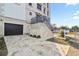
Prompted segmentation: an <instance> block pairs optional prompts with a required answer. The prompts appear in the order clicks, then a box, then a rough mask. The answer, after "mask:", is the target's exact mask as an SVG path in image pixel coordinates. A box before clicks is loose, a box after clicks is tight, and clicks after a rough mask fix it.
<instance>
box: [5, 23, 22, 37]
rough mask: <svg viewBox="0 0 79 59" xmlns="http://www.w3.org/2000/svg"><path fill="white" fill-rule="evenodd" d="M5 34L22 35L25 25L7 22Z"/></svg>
mask: <svg viewBox="0 0 79 59" xmlns="http://www.w3.org/2000/svg"><path fill="white" fill-rule="evenodd" d="M4 27H5V28H4V31H5V32H4V34H5V36H8V35H22V34H23V25H18V24H11V23H5V25H4Z"/></svg>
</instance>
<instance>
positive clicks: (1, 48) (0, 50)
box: [0, 37, 8, 56]
mask: <svg viewBox="0 0 79 59" xmlns="http://www.w3.org/2000/svg"><path fill="white" fill-rule="evenodd" d="M7 53H8V51H7V47H6V43H5V41H4V37H0V56H5V55H7Z"/></svg>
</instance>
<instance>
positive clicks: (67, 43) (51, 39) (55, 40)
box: [47, 37, 74, 45]
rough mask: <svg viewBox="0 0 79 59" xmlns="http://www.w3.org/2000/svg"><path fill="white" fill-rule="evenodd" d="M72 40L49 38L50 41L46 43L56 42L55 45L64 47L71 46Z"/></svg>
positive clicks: (68, 38) (69, 38)
mask: <svg viewBox="0 0 79 59" xmlns="http://www.w3.org/2000/svg"><path fill="white" fill-rule="evenodd" d="M73 40H74V38H71V37H66V38H65V39H64V38H59V37H58V38H56V37H54V38H50V39H47V41H51V42H56V43H60V44H65V45H70V44H72V41H73Z"/></svg>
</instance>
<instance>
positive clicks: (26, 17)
mask: <svg viewBox="0 0 79 59" xmlns="http://www.w3.org/2000/svg"><path fill="white" fill-rule="evenodd" d="M37 16H44V17H47V18H50V17H49V16H50V13H49V4H48V3H0V36H4V35H19V34H20V35H21V34H25V33H28V32H29V28H30V25H31V23H32V19H35V18H36V20H37ZM44 17H43V18H44ZM38 21H39V20H38ZM47 22H48V23H50V19H48V20H47Z"/></svg>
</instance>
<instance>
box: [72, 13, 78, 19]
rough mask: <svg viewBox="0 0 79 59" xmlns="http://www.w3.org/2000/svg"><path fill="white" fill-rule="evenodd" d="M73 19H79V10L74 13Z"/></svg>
mask: <svg viewBox="0 0 79 59" xmlns="http://www.w3.org/2000/svg"><path fill="white" fill-rule="evenodd" d="M73 19H77V20H79V11H76V12H75V13H74V14H73Z"/></svg>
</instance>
